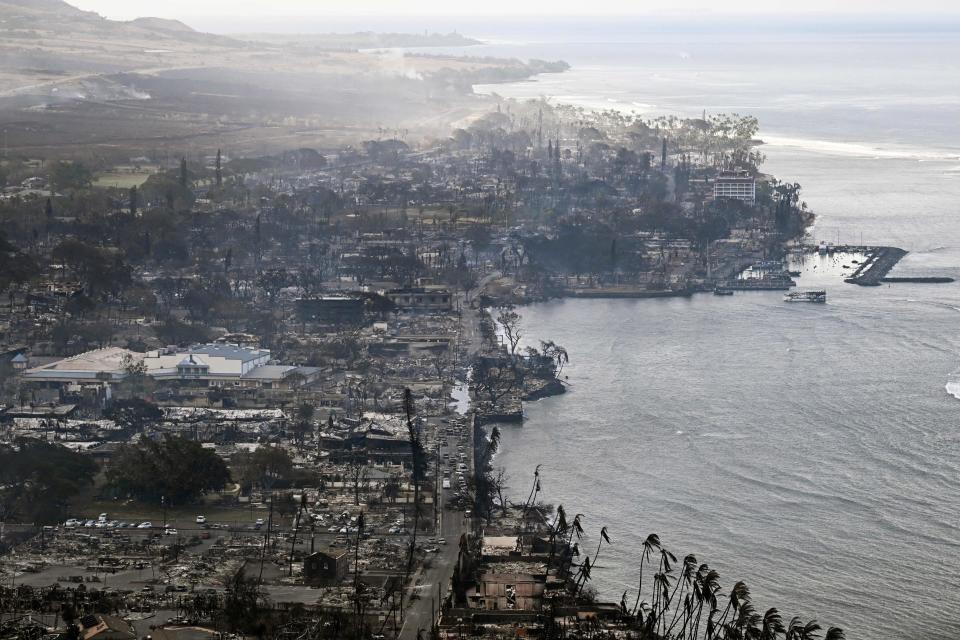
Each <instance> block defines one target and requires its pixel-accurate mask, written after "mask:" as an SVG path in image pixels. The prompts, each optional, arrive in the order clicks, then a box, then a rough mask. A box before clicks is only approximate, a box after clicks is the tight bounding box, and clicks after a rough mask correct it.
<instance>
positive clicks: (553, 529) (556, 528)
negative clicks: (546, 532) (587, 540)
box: [547, 504, 569, 573]
mask: <svg viewBox="0 0 960 640" xmlns="http://www.w3.org/2000/svg"><path fill="white" fill-rule="evenodd" d="M568 526H569V525H567V512H566V510H565V509H564V508H563V505H562V504H561V505H559V506H558V507H557V517H556V518H554V519H553V524H552V525H550V556H549V557H548V558H547V572H548V573H549V572H550V567H551V566H553V558H554V556H555V555H556V552H557V537H558V536H559V537H560V539H561V540H563V537H564V536H565V535H566V533H567V528H568Z"/></svg>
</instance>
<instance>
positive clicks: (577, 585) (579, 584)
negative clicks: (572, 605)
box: [574, 556, 590, 596]
mask: <svg viewBox="0 0 960 640" xmlns="http://www.w3.org/2000/svg"><path fill="white" fill-rule="evenodd" d="M589 579H590V556H587V557H586V558H584V559H583V562H581V563H580V570H579V571H577V578H576V581H575V582H574V589H575V593H576V594H577V596H579V595H580V593H581V592H582V591H583V586H584V585H585V584H587V580H589Z"/></svg>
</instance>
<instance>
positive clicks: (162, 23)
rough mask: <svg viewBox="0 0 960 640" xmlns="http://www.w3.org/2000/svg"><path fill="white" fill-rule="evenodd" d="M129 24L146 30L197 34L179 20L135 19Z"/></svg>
mask: <svg viewBox="0 0 960 640" xmlns="http://www.w3.org/2000/svg"><path fill="white" fill-rule="evenodd" d="M127 24H131V25H133V26H135V27H142V28H144V29H158V30H161V31H180V32H183V33H197V31H196V30H195V29H193V28H192V27H189V26H187V25H185V24H184V23H182V22H180V21H179V20H170V19H168V18H135V19H134V20H131V21H130V22H128V23H127Z"/></svg>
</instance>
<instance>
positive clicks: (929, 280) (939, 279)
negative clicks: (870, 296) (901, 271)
mask: <svg viewBox="0 0 960 640" xmlns="http://www.w3.org/2000/svg"><path fill="white" fill-rule="evenodd" d="M881 282H891V283H893V282H914V283H919V284H946V283H948V282H954V279H953V278H948V277H946V276H926V277H923V276H922V277H919V278H884V279H883V280H881Z"/></svg>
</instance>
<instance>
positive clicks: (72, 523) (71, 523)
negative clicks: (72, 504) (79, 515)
mask: <svg viewBox="0 0 960 640" xmlns="http://www.w3.org/2000/svg"><path fill="white" fill-rule="evenodd" d="M80 524H81V522H80V521H79V520H77V519H76V518H70V519H69V520H67V521H66V522H64V523H63V526H65V527H66V528H68V529H73V528H74V527H78V526H80Z"/></svg>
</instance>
